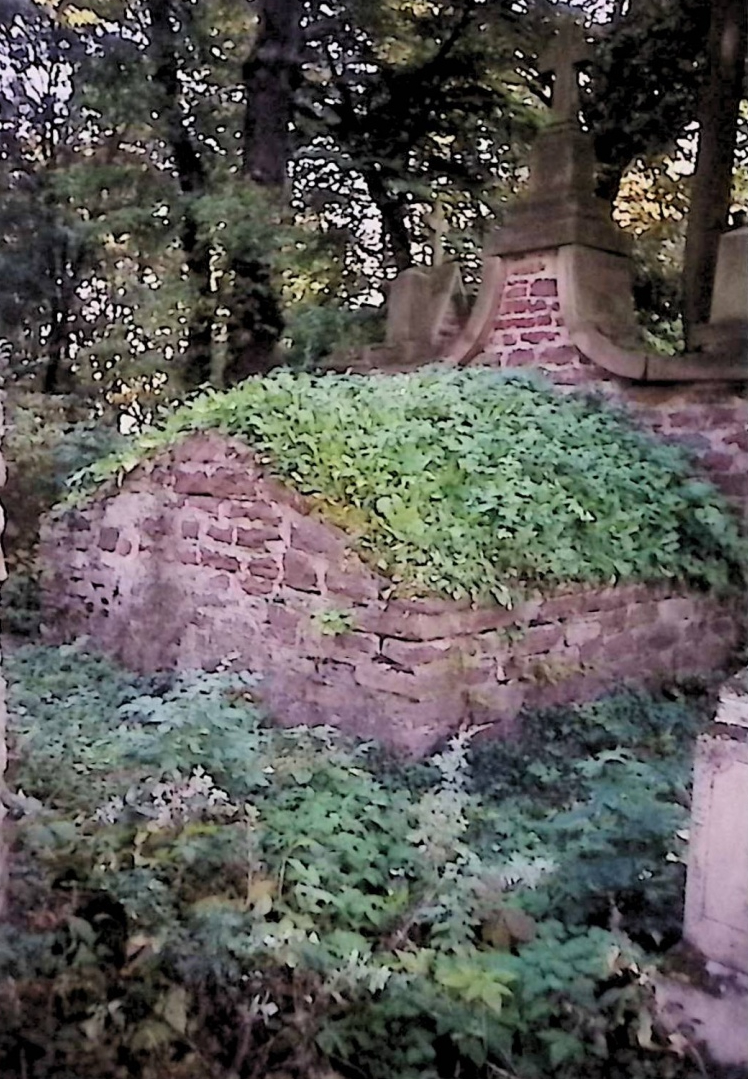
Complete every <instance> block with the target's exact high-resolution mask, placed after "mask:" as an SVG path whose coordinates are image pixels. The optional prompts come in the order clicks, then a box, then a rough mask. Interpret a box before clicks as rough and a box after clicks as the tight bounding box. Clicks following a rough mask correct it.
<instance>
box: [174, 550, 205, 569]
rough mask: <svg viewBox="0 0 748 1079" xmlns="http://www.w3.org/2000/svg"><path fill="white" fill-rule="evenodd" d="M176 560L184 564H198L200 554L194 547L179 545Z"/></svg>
mask: <svg viewBox="0 0 748 1079" xmlns="http://www.w3.org/2000/svg"><path fill="white" fill-rule="evenodd" d="M177 561H178V562H181V563H182V565H184V566H198V565H199V564H200V555H199V554H198V552H197V550H196V548H194V547H180V548H178V550H177Z"/></svg>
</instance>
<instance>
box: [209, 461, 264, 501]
mask: <svg viewBox="0 0 748 1079" xmlns="http://www.w3.org/2000/svg"><path fill="white" fill-rule="evenodd" d="M255 482H256V476H255V475H254V474H253V473H251V472H249V473H248V472H245V471H244V470H243V469H242V470H240V469H231V468H218V469H216V471H215V472H214V473H213V475H212V476H211V487H210V492H209V493H210V494H212V495H214V496H215V497H216V498H228V499H232V498H236V497H237V496H238V497H241V496H242V495H247V494H249V493H250V492H251V490H252V488H253V486H254V484H255Z"/></svg>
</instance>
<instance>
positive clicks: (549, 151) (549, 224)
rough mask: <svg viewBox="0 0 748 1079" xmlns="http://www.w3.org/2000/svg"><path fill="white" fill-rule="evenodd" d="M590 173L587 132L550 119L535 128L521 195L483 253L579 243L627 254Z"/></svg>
mask: <svg viewBox="0 0 748 1079" xmlns="http://www.w3.org/2000/svg"><path fill="white" fill-rule="evenodd" d="M594 172H595V159H594V153H593V149H592V139H591V136H590V135H589V134H588V133H587V132H585V131H582V130H581V129H580V128H579V126H578V124H577V122H576V121H573V122H572V121H567V122H563V123H553V124H551V125H550V126H549V127H547V128H546V129H545V130H544V131H541V132H540V134H539V135H538V137H537V139H536V141H535V145H534V147H533V151H532V156H531V161H530V184H529V187H528V191H527V194H526V196H525V198H524V199H522V200H521V201H520V202H518V203H517V204H516V205H515V206H513V207H512V208H511V209H510V211H509V212H508V213H507V216H506V220H505V222H504V224H503V225H502V226H501V227H500V228H499V229H497V230H496V231H495V232H494V233H493V235H492V236H491V237H489V240H488V243H487V246H486V253H487V254H488V255H501V256H507V255H523V254H527V253H528V252H530V251H541V250H544V249H549V248H558V247H564V246H566V245H567V244H581V245H583V246H585V247H590V248H594V249H596V250H598V251H608V252H611V253H613V254H616V255H627V254H628V252H629V246H630V245H629V240H628V237H627V236H626V235H625V233H624V232H622V231H621V229H619V228H618V227H617V225H615V224H614V222H613V220H612V219H611V216H610V207H609V206H608V204H607V203H606V202H604V201H603V200H602V199H599V198H597V197H596V196H595V192H594Z"/></svg>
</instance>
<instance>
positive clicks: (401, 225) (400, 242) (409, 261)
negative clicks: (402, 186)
mask: <svg viewBox="0 0 748 1079" xmlns="http://www.w3.org/2000/svg"><path fill="white" fill-rule="evenodd" d="M364 181H365V182H366V186H367V187H368V189H369V194H370V195H371V199H372V202H373V203H374V205H375V206H376V208H377V209H378V210H379V213H380V214H381V217H382V227H383V228H384V231H385V235H386V237H387V239H388V241H389V245H390V250H391V251H392V257H393V259H394V262H395V266H396V267H397V271H398V273H401V272H402V271H403V270H407V269H408V267H409V266H412V265H413V256H412V253H411V250H410V233H409V232H408V228H407V225H406V224H405V213H404V210H403V206H402V204H401V203H400V202H399V201H397V200H396V199H395V198H393V196H392V195H391V194H390V192H389V191H388V190H387V187H386V185H385V183H384V180H383V179H382V177H381V176H380V175H379V173H378V172H377V170H376V169H375V168H373V167H372V168H369V169H366V171H365V172H364Z"/></svg>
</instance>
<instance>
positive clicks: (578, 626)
mask: <svg viewBox="0 0 748 1079" xmlns="http://www.w3.org/2000/svg"><path fill="white" fill-rule="evenodd" d="M601 632H602V626H601V625H600V622H599V621H598V620H597V619H585V620H584V621H572V622H569V623H568V624H567V626H566V631H565V640H566V643H567V644H570V645H571V644H577V645H579V644H586V643H587V641H594V640H595V639H596V638H597V637H599V636H600V634H601Z"/></svg>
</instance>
